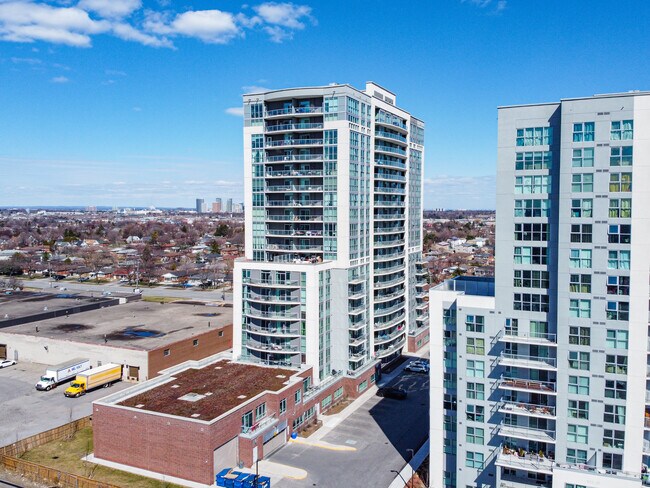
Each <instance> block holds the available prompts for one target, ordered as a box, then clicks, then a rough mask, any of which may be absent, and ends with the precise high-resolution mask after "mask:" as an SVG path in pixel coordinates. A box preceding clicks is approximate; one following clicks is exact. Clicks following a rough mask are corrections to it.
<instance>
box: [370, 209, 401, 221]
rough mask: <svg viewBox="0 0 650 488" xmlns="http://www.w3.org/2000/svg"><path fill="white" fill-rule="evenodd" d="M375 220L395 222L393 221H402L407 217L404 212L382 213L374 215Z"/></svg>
mask: <svg viewBox="0 0 650 488" xmlns="http://www.w3.org/2000/svg"><path fill="white" fill-rule="evenodd" d="M374 219H375V220H393V221H402V220H405V219H406V215H405V213H404V212H402V211H397V212H395V211H394V212H382V213H375V215H374Z"/></svg>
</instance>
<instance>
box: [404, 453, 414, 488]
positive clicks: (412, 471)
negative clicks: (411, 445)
mask: <svg viewBox="0 0 650 488" xmlns="http://www.w3.org/2000/svg"><path fill="white" fill-rule="evenodd" d="M406 451H407V452H410V453H411V460H410V461H409V464H410V465H411V488H413V484H414V483H415V479H414V478H415V466H413V458H414V457H415V451H414V450H413V449H407V450H406Z"/></svg>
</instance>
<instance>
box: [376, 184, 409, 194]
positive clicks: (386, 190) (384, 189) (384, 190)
mask: <svg viewBox="0 0 650 488" xmlns="http://www.w3.org/2000/svg"><path fill="white" fill-rule="evenodd" d="M375 193H388V194H393V195H405V194H406V188H388V187H385V186H375Z"/></svg>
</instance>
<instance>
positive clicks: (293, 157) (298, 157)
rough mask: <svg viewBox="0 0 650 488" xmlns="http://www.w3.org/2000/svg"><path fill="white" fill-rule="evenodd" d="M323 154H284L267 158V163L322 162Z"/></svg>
mask: <svg viewBox="0 0 650 488" xmlns="http://www.w3.org/2000/svg"><path fill="white" fill-rule="evenodd" d="M322 159H323V155H322V154H290V155H288V154H282V155H280V156H267V157H266V158H265V161H266V162H267V163H277V162H281V161H322Z"/></svg>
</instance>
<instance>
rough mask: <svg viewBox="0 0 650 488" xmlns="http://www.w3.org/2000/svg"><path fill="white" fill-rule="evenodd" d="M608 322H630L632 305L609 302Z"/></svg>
mask: <svg viewBox="0 0 650 488" xmlns="http://www.w3.org/2000/svg"><path fill="white" fill-rule="evenodd" d="M607 320H630V304H629V303H628V302H607Z"/></svg>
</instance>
